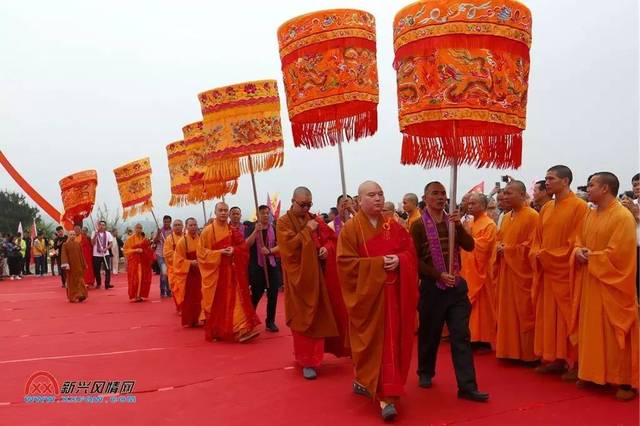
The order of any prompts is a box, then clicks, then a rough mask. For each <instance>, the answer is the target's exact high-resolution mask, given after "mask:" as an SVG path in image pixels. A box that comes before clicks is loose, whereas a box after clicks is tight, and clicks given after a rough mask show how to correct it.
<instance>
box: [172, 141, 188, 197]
mask: <svg viewBox="0 0 640 426" xmlns="http://www.w3.org/2000/svg"><path fill="white" fill-rule="evenodd" d="M167 160H168V163H169V178H170V179H171V199H170V200H169V205H170V206H183V205H185V204H186V203H187V196H188V195H189V164H188V157H187V150H186V147H185V145H184V141H183V140H180V141H176V142H172V143H170V144H169V145H167Z"/></svg>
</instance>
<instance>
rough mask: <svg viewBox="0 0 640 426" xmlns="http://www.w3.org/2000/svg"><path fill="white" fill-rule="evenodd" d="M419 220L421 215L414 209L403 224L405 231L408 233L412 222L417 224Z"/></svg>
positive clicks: (418, 210)
mask: <svg viewBox="0 0 640 426" xmlns="http://www.w3.org/2000/svg"><path fill="white" fill-rule="evenodd" d="M419 220H422V214H421V213H420V209H418V208H416V209H415V210H414V211H412V212H411V214H410V215H409V216H408V217H407V220H406V222H405V229H406V230H407V231H408V230H409V229H411V225H413V223H414V222H417V221H419Z"/></svg>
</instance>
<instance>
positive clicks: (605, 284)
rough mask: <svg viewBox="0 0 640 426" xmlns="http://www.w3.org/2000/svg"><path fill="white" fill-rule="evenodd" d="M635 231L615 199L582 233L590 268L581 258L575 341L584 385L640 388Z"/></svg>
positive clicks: (575, 267) (576, 270) (593, 214)
mask: <svg viewBox="0 0 640 426" xmlns="http://www.w3.org/2000/svg"><path fill="white" fill-rule="evenodd" d="M635 231H636V224H635V220H634V218H633V216H632V214H631V213H630V212H629V211H628V210H627V209H626V208H625V207H623V206H622V204H620V203H619V202H618V201H617V200H614V201H613V202H612V203H611V204H610V205H609V206H608V207H605V208H604V209H603V210H602V211H599V210H591V211H589V214H588V215H587V217H586V219H585V222H584V226H582V227H581V229H580V232H579V234H578V237H577V240H576V247H577V248H576V251H577V249H578V248H581V247H584V248H586V249H588V250H589V254H588V259H589V260H588V261H587V263H586V264H580V263H579V262H578V261H577V260H576V258H575V255H574V257H572V263H571V266H572V271H571V272H572V279H573V281H574V283H575V293H574V297H573V316H572V334H571V339H572V341H573V342H574V343H576V342H577V344H578V350H579V358H578V359H579V360H580V362H579V365H578V378H579V379H581V380H586V381H589V382H593V383H597V384H600V385H604V384H607V383H609V384H615V385H631V386H632V387H634V388H636V389H638V355H639V354H638V333H639V332H640V331H639V329H638V299H637V295H636V287H635V285H636V284H635V279H636V275H635V274H636V268H637V267H638V260H637V257H636V247H637V245H636V233H635ZM574 253H575V252H574Z"/></svg>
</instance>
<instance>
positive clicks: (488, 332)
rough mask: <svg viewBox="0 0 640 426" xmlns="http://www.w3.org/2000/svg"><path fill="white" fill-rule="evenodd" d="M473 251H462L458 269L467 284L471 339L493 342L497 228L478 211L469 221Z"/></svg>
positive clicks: (488, 218) (494, 334)
mask: <svg viewBox="0 0 640 426" xmlns="http://www.w3.org/2000/svg"><path fill="white" fill-rule="evenodd" d="M469 227H470V234H471V236H472V237H473V240H474V244H475V245H474V246H473V251H464V250H463V251H462V252H461V253H460V258H461V259H462V270H461V271H460V275H461V276H462V277H464V279H465V280H466V281H467V285H468V286H469V294H468V295H469V301H470V302H471V316H470V317H469V330H470V331H471V341H472V342H487V343H491V344H494V343H495V339H496V327H497V325H496V306H495V283H494V276H493V267H494V263H495V253H496V242H497V240H496V238H497V227H496V224H495V222H494V221H493V219H491V218H490V217H489V216H487V214H486V213H482V214H481V215H480V216H478V217H477V218H475V219H474V220H473V222H472V223H471V224H470V226H469Z"/></svg>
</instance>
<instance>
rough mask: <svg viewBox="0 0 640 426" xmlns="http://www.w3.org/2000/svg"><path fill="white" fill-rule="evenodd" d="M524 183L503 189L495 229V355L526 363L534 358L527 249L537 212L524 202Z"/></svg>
mask: <svg viewBox="0 0 640 426" xmlns="http://www.w3.org/2000/svg"><path fill="white" fill-rule="evenodd" d="M526 192H527V189H526V187H525V185H524V184H523V183H522V182H520V181H517V180H513V181H511V182H509V184H508V185H507V187H506V188H505V189H504V202H505V205H506V206H508V208H509V209H510V210H511V211H510V212H509V213H507V214H506V215H505V216H504V219H503V221H502V226H501V227H500V230H499V232H498V249H497V254H498V257H497V264H498V273H497V292H498V298H497V299H498V300H497V305H498V306H497V310H498V334H497V337H496V356H497V357H498V358H505V359H513V360H519V361H522V362H524V363H527V364H529V365H531V364H534V363H535V361H536V360H537V357H536V355H535V354H534V352H533V329H534V325H535V315H534V311H533V301H532V299H531V284H532V280H533V270H532V268H531V263H530V262H529V251H530V250H531V245H532V244H533V239H534V237H535V233H536V225H537V223H538V213H537V212H536V211H535V210H534V209H532V208H531V207H529V206H528V205H526V201H525V194H526Z"/></svg>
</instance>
